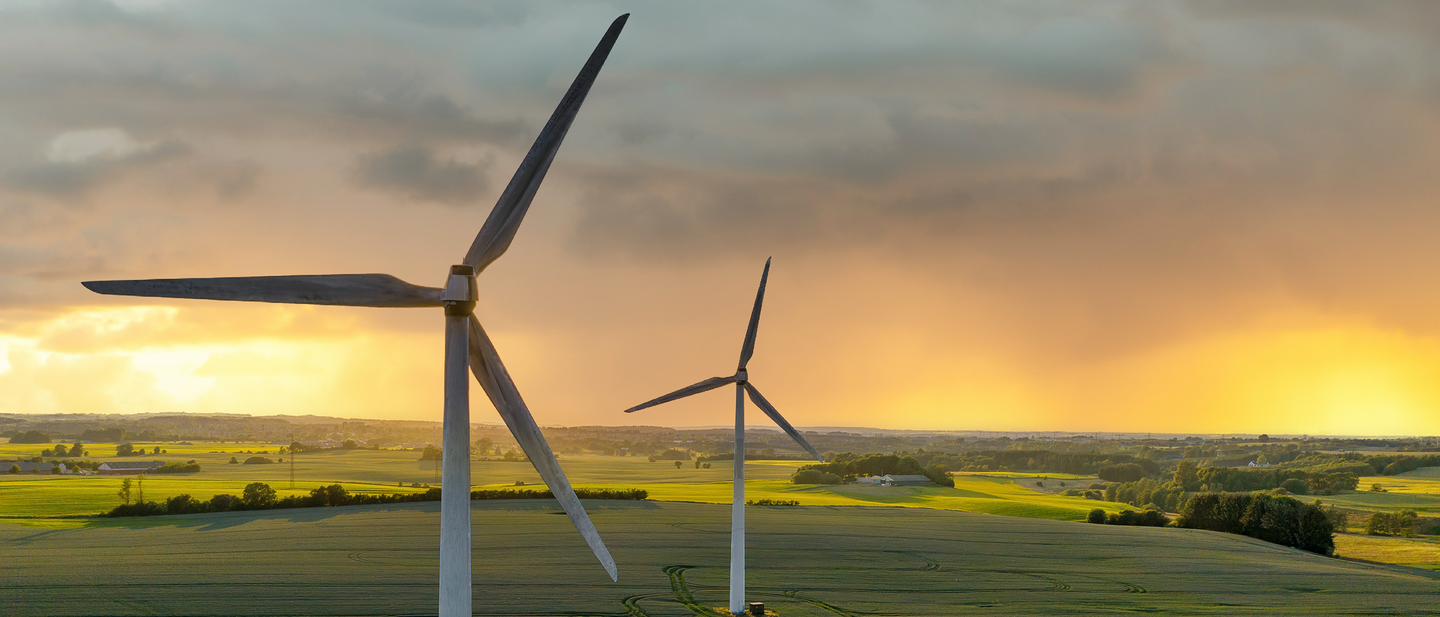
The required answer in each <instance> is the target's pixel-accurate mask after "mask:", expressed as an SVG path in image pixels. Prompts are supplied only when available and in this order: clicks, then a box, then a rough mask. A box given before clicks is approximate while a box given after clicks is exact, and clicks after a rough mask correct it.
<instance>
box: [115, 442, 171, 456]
mask: <svg viewBox="0 0 1440 617" xmlns="http://www.w3.org/2000/svg"><path fill="white" fill-rule="evenodd" d="M164 453H165V451H164V450H161V449H160V446H155V450H154V451H153V452H152V451H148V450H146V449H145V446H140V447H139V448H137V447H135V444H129V443H122V444H119V445H117V446H115V456H145V455H147V454H164Z"/></svg>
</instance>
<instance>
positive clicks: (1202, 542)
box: [0, 500, 1440, 617]
mask: <svg viewBox="0 0 1440 617" xmlns="http://www.w3.org/2000/svg"><path fill="white" fill-rule="evenodd" d="M437 506H438V504H433V503H423V504H398V505H391V506H360V507H346V508H311V509H304V510H289V511H270V512H260V513H223V514H211V515H191V516H177V517H157V518H154V519H148V520H143V521H141V520H135V519H130V521H133V522H135V523H137V524H134V525H131V524H126V522H122V521H103V522H102V523H103V524H101V525H99V526H95V527H91V528H85V529H35V528H31V527H22V526H18V525H14V524H6V523H0V553H3V554H4V555H5V562H6V567H4V568H0V588H3V589H4V593H3V594H0V613H3V614H5V615H9V616H15V617H27V616H40V615H45V616H56V617H63V616H84V615H117V616H128V615H192V616H196V617H200V616H212V615H213V616H219V615H266V616H282V615H315V616H323V615H354V616H362V615H424V614H432V615H433V614H434V611H435V605H436V587H437V583H436V581H437V575H436V563H437V553H438V550H437V544H438V528H439V521H438V518H439V517H438V514H437V511H438V508H437ZM473 507H474V520H475V527H474V538H475V558H474V564H475V574H474V580H475V602H474V607H475V612H476V613H477V614H481V615H557V616H558V615H570V616H586V615H590V616H600V615H605V616H616V617H620V616H627V617H674V616H687V615H707V614H712V613H708V612H707V609H706V608H705V607H714V606H722V605H724V604H725V603H726V589H727V580H728V566H727V564H728V541H729V533H728V531H729V508H727V507H725V506H719V505H706V504H684V503H654V502H638V503H637V502H606V501H591V502H587V504H586V507H587V509H588V510H589V511H590V512H591V514H592V516H593V517H594V519H595V523H596V526H597V527H598V528H599V530H600V532H601V534H602V535H603V536H604V538H605V540H606V543H607V544H608V545H609V547H610V548H611V550H612V552H613V553H614V556H615V560H616V562H617V563H618V564H619V567H620V581H619V582H618V583H611V582H610V580H609V578H608V577H607V576H606V575H605V573H604V571H603V570H602V569H601V568H600V566H599V565H598V564H597V563H596V562H595V560H594V558H593V557H592V556H591V555H590V553H589V551H587V550H586V548H585V546H584V544H583V543H582V542H581V540H580V539H579V537H578V536H577V535H576V534H575V533H574V531H573V530H572V529H571V527H570V523H569V521H568V520H567V519H566V518H565V517H564V516H563V515H558V514H559V509H558V507H556V505H555V504H554V503H553V502H551V501H548V500H546V501H525V502H476V503H475V504H474V506H473ZM557 515H558V516H557ZM747 537H748V540H749V552H748V558H749V568H748V576H749V585H748V599H749V600H753V601H763V602H765V603H766V606H767V608H770V609H771V610H774V611H776V612H777V613H778V614H780V615H783V616H785V617H807V616H808V617H819V616H826V617H833V616H835V615H847V616H852V617H858V616H860V615H910V616H918V615H962V614H976V613H983V614H1004V615H1055V614H1121V613H1159V614H1185V615H1196V614H1218V615H1242V614H1254V615H1259V614H1263V615H1287V614H1288V615H1315V614H1410V615H1421V614H1436V613H1437V611H1440V607H1437V606H1436V604H1435V602H1434V599H1435V597H1436V593H1437V591H1440V580H1437V579H1436V578H1434V577H1432V576H1427V573H1425V572H1423V571H1419V570H1413V569H1403V568H1395V567H1389V566H1378V565H1370V564H1364V563H1356V562H1351V561H1345V560H1338V559H1329V558H1325V557H1320V556H1316V555H1312V554H1308V553H1303V552H1300V551H1295V550H1291V549H1287V548H1283V547H1279V546H1276V545H1272V544H1267V543H1264V542H1259V541H1256V540H1252V539H1249V538H1244V537H1240V536H1232V535H1225V534H1218V533H1212V532H1204V531H1193V530H1184V529H1173V528H1139V527H1111V526H1101V525H1087V524H1082V523H1067V522H1059V521H1048V520H1039V519H1025V518H1013V517H999V516H986V515H981V514H970V513H962V512H947V511H939V510H926V509H917V508H833V507H763V508H752V509H751V510H750V514H749V520H748V529H747ZM58 564H63V567H61V566H60V565H58Z"/></svg>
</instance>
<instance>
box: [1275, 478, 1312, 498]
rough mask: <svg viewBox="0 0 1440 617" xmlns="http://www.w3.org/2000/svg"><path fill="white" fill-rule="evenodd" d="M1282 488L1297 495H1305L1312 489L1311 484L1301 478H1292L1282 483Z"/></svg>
mask: <svg viewBox="0 0 1440 617" xmlns="http://www.w3.org/2000/svg"><path fill="white" fill-rule="evenodd" d="M1280 488H1283V489H1285V490H1287V491H1290V492H1291V493H1292V494H1295V495H1304V494H1305V493H1306V492H1307V491H1309V490H1310V484H1309V483H1307V482H1305V481H1304V480H1301V479H1300V478H1290V479H1289V480H1286V481H1284V482H1281V483H1280Z"/></svg>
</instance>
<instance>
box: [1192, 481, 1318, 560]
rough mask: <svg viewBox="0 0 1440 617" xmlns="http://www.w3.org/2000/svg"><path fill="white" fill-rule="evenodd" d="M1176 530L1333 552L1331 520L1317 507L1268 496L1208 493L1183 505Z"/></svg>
mask: <svg viewBox="0 0 1440 617" xmlns="http://www.w3.org/2000/svg"><path fill="white" fill-rule="evenodd" d="M1175 526H1177V527H1185V528H1188V529H1209V530H1211V531H1223V532H1225V533H1234V534H1240V535H1244V536H1250V537H1252V538H1258V539H1260V540H1264V541H1266V542H1273V543H1275V544H1282V545H1285V546H1291V547H1295V548H1298V549H1301V550H1306V551H1310V552H1312V553H1319V554H1321V555H1329V554H1331V553H1334V552H1335V538H1334V533H1333V532H1334V528H1333V526H1332V524H1331V522H1330V517H1329V516H1327V515H1326V513H1325V512H1324V511H1323V510H1322V509H1321V508H1320V507H1319V506H1317V505H1313V504H1304V503H1301V502H1300V501H1298V500H1296V499H1294V498H1292V497H1285V496H1276V495H1271V494H1268V493H1209V494H1201V495H1195V496H1194V497H1192V498H1190V499H1189V500H1188V501H1186V502H1185V507H1184V509H1182V510H1181V512H1180V518H1178V519H1176V520H1175Z"/></svg>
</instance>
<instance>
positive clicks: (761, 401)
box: [745, 382, 825, 463]
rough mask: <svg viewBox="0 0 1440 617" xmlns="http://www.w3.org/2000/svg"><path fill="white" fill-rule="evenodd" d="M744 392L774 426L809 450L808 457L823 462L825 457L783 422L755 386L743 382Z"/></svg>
mask: <svg viewBox="0 0 1440 617" xmlns="http://www.w3.org/2000/svg"><path fill="white" fill-rule="evenodd" d="M745 392H746V393H748V394H749V395H750V400H752V401H754V402H755V406H756V407H759V408H760V410H761V411H764V412H765V415H767V416H770V419H771V420H774V421H775V424H778V425H780V428H781V429H783V430H784V431H785V432H786V433H789V434H790V438H791V439H794V440H795V442H796V443H799V444H800V445H801V446H803V447H804V448H805V449H806V450H809V451H810V456H813V457H815V460H817V461H820V462H822V463H823V462H825V457H823V456H820V453H819V452H816V451H815V446H812V445H810V442H808V441H805V438H804V437H801V436H800V431H797V430H795V427H793V426H790V423H789V422H786V421H785V416H782V415H780V412H779V411H776V410H775V406H774V405H771V404H770V401H767V400H765V396H764V395H762V394H760V391H759V390H756V389H755V386H752V385H750V382H745Z"/></svg>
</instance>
